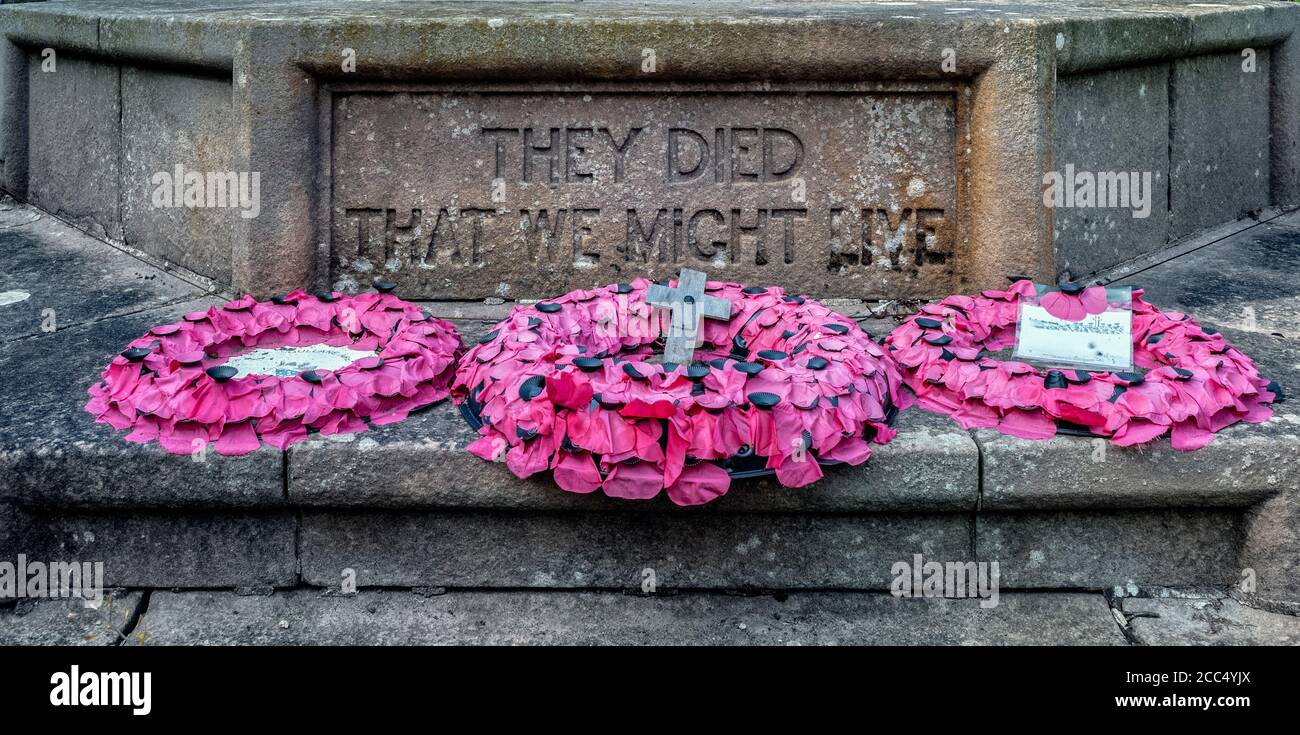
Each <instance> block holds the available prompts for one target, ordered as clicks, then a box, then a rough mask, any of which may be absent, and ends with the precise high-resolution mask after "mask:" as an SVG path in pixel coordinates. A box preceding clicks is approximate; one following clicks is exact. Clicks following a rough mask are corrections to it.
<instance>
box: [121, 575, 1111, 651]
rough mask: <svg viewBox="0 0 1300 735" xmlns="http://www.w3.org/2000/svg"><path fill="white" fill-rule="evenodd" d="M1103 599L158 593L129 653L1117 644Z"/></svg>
mask: <svg viewBox="0 0 1300 735" xmlns="http://www.w3.org/2000/svg"><path fill="white" fill-rule="evenodd" d="M1124 643H1125V641H1124V637H1123V635H1122V634H1121V633H1120V630H1119V627H1118V626H1117V625H1116V624H1115V620H1114V618H1113V617H1112V615H1111V611H1110V608H1109V607H1108V606H1107V604H1106V601H1105V599H1104V598H1103V597H1102V596H1101V595H1098V594H1070V593H1010V594H1004V595H1002V596H1001V597H1000V599H999V604H998V605H997V606H996V607H994V608H991V609H983V608H980V607H979V604H978V602H977V601H975V600H946V599H906V600H902V599H896V598H894V597H892V596H890V595H887V594H878V593H877V594H872V593H865V594H864V593H821V592H807V593H805V592H793V593H790V594H788V595H783V596H781V597H779V598H777V597H772V596H759V597H744V596H736V595H719V594H710V593H702V594H680V595H673V596H654V595H652V596H645V597H639V596H630V595H623V594H619V593H608V592H605V593H601V592H581V593H573V592H449V593H447V594H444V595H437V596H433V597H424V596H419V595H415V594H412V593H410V592H407V591H396V590H389V591H382V592H381V591H373V592H361V593H359V594H357V595H355V596H350V597H340V596H324V595H322V594H321V593H320V592H318V591H315V590H302V589H299V590H291V591H286V592H277V593H276V594H274V595H271V596H267V597H250V596H238V595H234V594H231V593H228V592H224V593H223V592H155V593H153V596H152V599H151V600H150V603H149V610H148V612H147V613H146V614H145V615H144V616H143V618H141V621H140V624H139V625H138V626H137V627H136V629H135V630H134V631H133V632H132V634H131V635H130V636H129V637H128V639H127V641H126V644H127V645H132V646H140V645H144V646H148V645H444V644H475V645H514V644H537V645H543V644H548V645H628V644H652V645H1046V644H1058V645H1124Z"/></svg>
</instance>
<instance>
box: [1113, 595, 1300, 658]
mask: <svg viewBox="0 0 1300 735" xmlns="http://www.w3.org/2000/svg"><path fill="white" fill-rule="evenodd" d="M1121 609H1122V610H1123V612H1124V614H1125V615H1126V616H1128V617H1129V628H1130V629H1131V630H1132V631H1133V634H1134V635H1135V636H1137V639H1138V642H1140V643H1144V644H1147V645H1152V646H1300V617H1296V616H1294V615H1283V614H1280V613H1273V612H1267V611H1264V610H1256V609H1254V608H1252V607H1247V606H1246V605H1243V604H1241V603H1240V602H1238V601H1237V600H1234V599H1232V598H1229V597H1223V596H1217V597H1204V598H1199V599H1172V598H1147V597H1134V598H1126V599H1124V600H1123V601H1122V602H1121Z"/></svg>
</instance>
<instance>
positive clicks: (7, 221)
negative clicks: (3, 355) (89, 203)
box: [0, 200, 203, 342]
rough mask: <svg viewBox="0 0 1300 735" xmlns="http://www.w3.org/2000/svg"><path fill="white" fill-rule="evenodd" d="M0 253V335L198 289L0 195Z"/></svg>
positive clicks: (159, 302)
mask: <svg viewBox="0 0 1300 735" xmlns="http://www.w3.org/2000/svg"><path fill="white" fill-rule="evenodd" d="M0 259H3V261H4V264H5V267H4V269H3V270H0V333H2V334H3V335H4V336H3V338H0V339H2V341H4V342H9V341H12V340H16V339H22V338H25V337H30V336H33V335H41V334H48V333H50V332H52V331H54V330H58V329H67V328H69V327H74V326H77V325H79V324H84V323H86V322H90V321H98V320H101V319H105V318H109V317H112V316H116V315H121V314H127V313H130V312H135V311H142V310H144V309H150V308H155V307H159V306H165V305H168V304H175V303H177V302H180V301H186V300H192V299H195V298H198V297H200V296H202V295H203V290H202V289H201V288H200V287H199V286H196V285H194V284H191V283H188V282H186V281H184V280H182V279H180V278H177V277H176V276H175V275H172V274H170V273H167V272H165V271H161V270H159V269H157V268H154V267H152V266H149V265H147V264H145V263H142V262H141V261H139V260H137V259H136V258H133V257H131V256H129V255H127V254H126V253H123V252H122V251H120V250H117V249H115V248H112V247H109V246H107V245H105V244H104V243H102V242H100V241H99V240H96V239H94V238H92V237H88V236H86V235H85V234H83V233H82V232H80V231H79V230H77V229H75V228H73V227H69V226H68V225H66V224H64V223H63V222H60V221H59V220H58V219H55V218H54V217H52V216H50V215H48V214H45V213H44V212H42V211H41V210H39V209H37V208H35V207H32V206H29V205H23V204H16V203H14V202H13V201H12V200H9V201H7V202H6V201H0ZM47 310H48V311H47Z"/></svg>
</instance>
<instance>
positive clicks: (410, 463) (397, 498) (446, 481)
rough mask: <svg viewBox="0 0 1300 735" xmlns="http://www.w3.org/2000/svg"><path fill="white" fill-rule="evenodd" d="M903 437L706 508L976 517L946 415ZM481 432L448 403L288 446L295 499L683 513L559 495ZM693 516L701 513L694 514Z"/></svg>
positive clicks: (735, 489)
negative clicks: (500, 454) (809, 481)
mask: <svg viewBox="0 0 1300 735" xmlns="http://www.w3.org/2000/svg"><path fill="white" fill-rule="evenodd" d="M899 430H900V432H899V436H898V437H897V438H896V439H895V440H894V441H893V442H891V443H889V444H887V445H884V446H881V447H876V448H875V450H874V454H873V455H872V458H871V460H870V461H868V462H867V463H866V464H865V465H863V466H859V467H848V466H839V467H828V468H826V476H825V479H823V480H822V481H820V482H818V483H817V484H816V485H814V486H812V487H809V488H785V487H781V486H780V485H778V484H777V483H776V482H775V481H774V479H773V478H762V479H755V480H743V481H737V482H736V483H734V484H733V485H732V488H731V491H730V492H729V493H728V494H727V495H726V496H724V497H723V498H720V499H719V500H717V501H714V502H713V503H710V504H708V505H707V506H704V509H705V510H718V511H790V512H808V513H815V512H866V511H918V510H919V511H940V510H946V511H960V510H967V511H973V510H974V509H975V500H976V496H977V495H978V492H979V488H978V483H979V481H978V471H979V458H978V451H977V449H976V447H975V444H974V442H972V441H971V439H970V437H969V436H967V435H966V434H965V432H962V431H960V430H959V429H957V427H955V426H953V425H951V424H949V423H948V422H947V421H946V419H943V418H942V417H938V416H934V415H932V414H926V413H924V412H917V411H909V412H906V413H903V414H900V416H899ZM476 437H477V435H476V434H475V433H474V432H473V431H472V430H470V428H469V426H468V425H467V424H466V423H465V421H464V420H463V419H462V418H461V417H460V415H459V414H458V413H457V412H456V410H455V408H454V407H453V406H451V405H450V404H449V403H448V404H446V405H442V406H435V407H433V408H431V409H429V410H428V411H426V412H424V413H421V414H419V415H417V416H414V417H412V418H410V419H408V420H407V421H405V422H403V423H401V424H398V425H394V426H388V427H383V428H381V429H372V430H370V431H367V432H364V433H362V434H357V435H353V436H348V437H335V438H326V437H317V438H314V439H311V440H309V441H307V442H304V443H302V444H299V445H295V446H293V447H290V448H289V458H288V464H289V468H288V478H289V502H290V503H291V504H293V505H296V506H301V507H340V508H345V507H368V508H514V509H530V510H561V509H563V510H614V511H635V510H677V508H676V506H673V505H672V504H671V503H670V502H669V501H668V500H667V499H666V498H665V497H663V496H661V497H659V498H656V499H655V500H654V501H649V502H637V503H630V502H627V501H623V500H618V499H615V498H609V497H606V496H605V495H604V494H602V493H599V492H597V493H592V494H590V495H579V494H576V493H568V492H564V491H563V490H560V489H559V488H558V487H556V486H555V484H554V481H552V480H551V478H550V475H549V473H545V474H538V475H536V476H534V477H531V478H528V479H527V480H519V479H518V478H516V477H515V476H514V475H512V474H511V473H510V471H509V470H507V469H506V467H505V465H504V464H501V463H490V462H484V461H483V460H481V459H479V458H477V457H475V456H473V455H471V454H470V453H469V452H466V451H465V449H464V448H465V446H466V445H467V444H469V443H470V442H471V441H473V440H474V439H475V438H476ZM690 510H694V509H690Z"/></svg>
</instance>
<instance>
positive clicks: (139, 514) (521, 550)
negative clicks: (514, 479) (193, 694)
mask: <svg viewBox="0 0 1300 735" xmlns="http://www.w3.org/2000/svg"><path fill="white" fill-rule="evenodd" d="M8 515H9V518H8V534H7V538H0V558H5V559H14V558H16V557H17V556H18V555H19V554H23V555H25V556H26V558H28V559H31V560H34V561H36V560H44V561H53V560H92V561H102V562H104V564H105V579H106V583H107V584H109V585H112V586H124V587H151V588H170V587H249V588H260V587H291V586H294V585H296V584H298V583H299V582H302V583H305V584H308V585H312V586H320V587H336V588H337V587H341V586H343V585H344V584H346V583H348V582H349V581H350V582H352V583H355V584H356V585H357V586H359V587H389V586H429V587H456V588H524V587H536V588H595V589H633V588H637V587H639V586H640V585H641V583H642V581H643V580H644V579H646V578H648V577H650V578H654V579H656V580H657V584H658V585H659V586H661V587H663V588H665V589H888V588H889V586H890V584H891V583H892V582H893V581H894V580H895V578H896V576H897V575H896V573H895V565H896V564H898V563H900V562H905V563H908V564H912V563H913V562H914V559H915V555H917V554H920V555H922V556H923V559H924V560H928V561H937V562H944V563H946V562H963V563H964V562H968V561H986V562H997V563H998V564H999V568H1000V575H1001V580H1002V584H1003V585H1004V586H1005V587H1007V588H1009V589H1035V588H1053V589H1093V590H1097V589H1111V588H1114V587H1120V588H1125V587H1130V586H1132V587H1136V588H1138V589H1145V588H1147V587H1151V586H1169V585H1220V586H1222V585H1228V584H1233V583H1234V582H1236V581H1238V580H1239V579H1241V578H1242V574H1243V569H1245V568H1246V567H1247V566H1249V565H1248V564H1247V563H1246V562H1245V561H1243V556H1242V554H1243V546H1242V537H1243V533H1244V530H1245V529H1246V528H1247V523H1248V521H1247V520H1246V516H1245V515H1244V514H1243V513H1242V512H1240V511H1238V510H1233V509H1222V510H1213V509H1179V510H1129V511H1117V512H1110V513H1105V512H1039V513H1023V512H1013V513H980V514H972V513H925V514H915V513H872V514H840V513H832V514H826V513H808V512H803V513H794V512H782V513H757V512H755V513H699V514H688V513H657V512H637V513H631V512H630V513H591V512H580V511H565V512H539V511H527V512H525V511H507V510H495V511H447V512H444V511H430V512H391V511H303V512H300V513H294V512H289V511H266V512H221V511H211V510H195V511H86V512H76V511H61V510H53V511H37V510H25V509H15V508H10V509H9V511H8ZM1268 573H1269V572H1268V570H1261V572H1260V574H1261V575H1262V576H1265V577H1267V576H1268Z"/></svg>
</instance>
